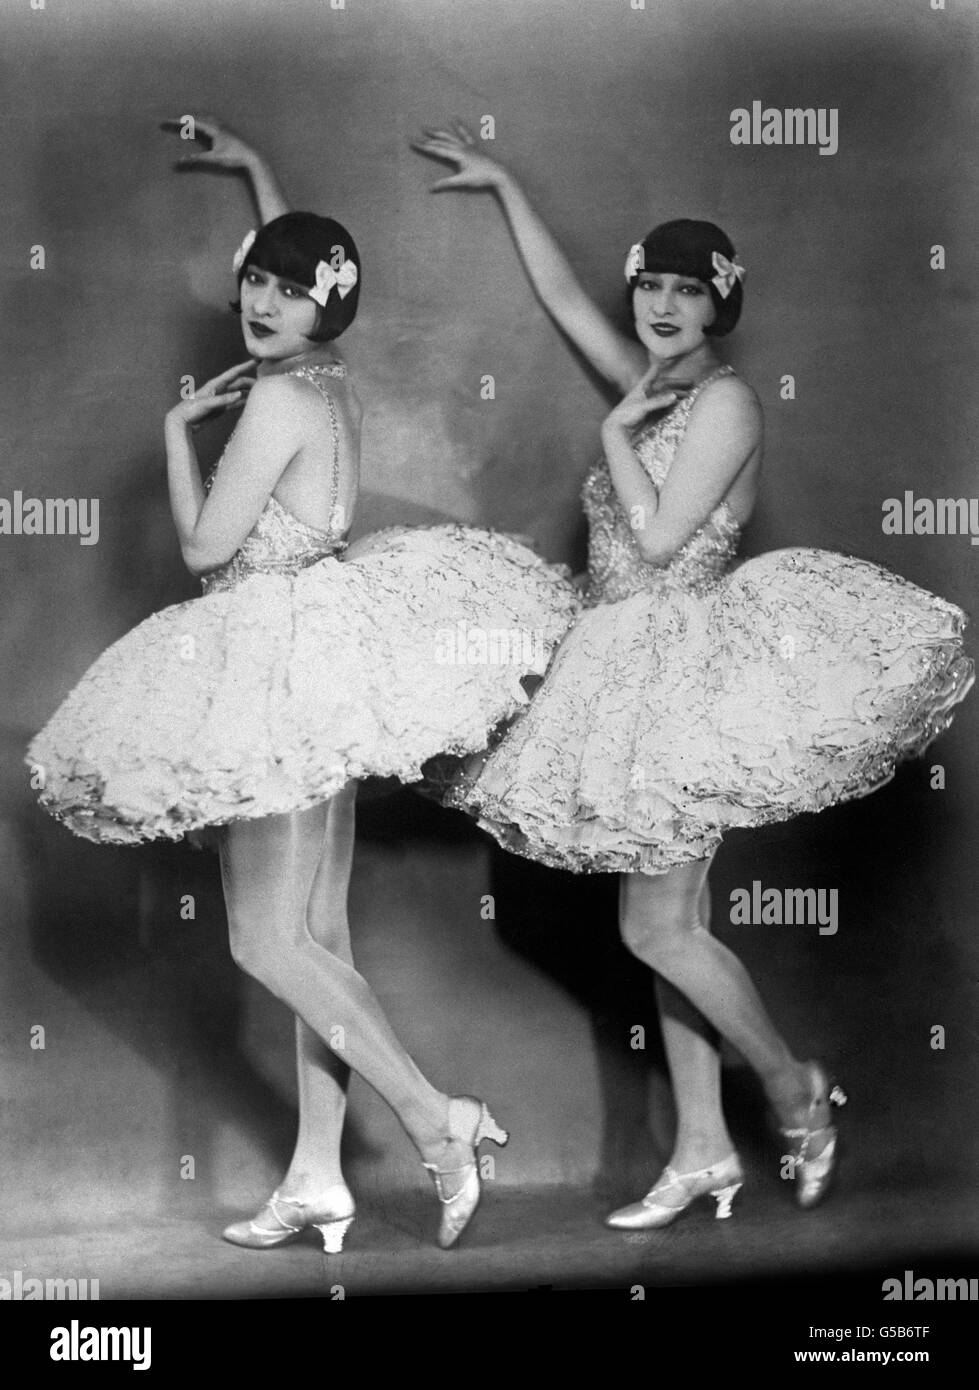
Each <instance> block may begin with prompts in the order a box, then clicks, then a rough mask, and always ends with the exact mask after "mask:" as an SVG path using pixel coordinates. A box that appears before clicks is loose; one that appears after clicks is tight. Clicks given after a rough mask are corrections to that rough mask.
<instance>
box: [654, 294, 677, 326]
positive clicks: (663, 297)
mask: <svg viewBox="0 0 979 1390" xmlns="http://www.w3.org/2000/svg"><path fill="white" fill-rule="evenodd" d="M675 308H676V302H675V299H674V295H673V291H672V290H667V289H659V290H654V291H653V316H654V318H658V319H659V318H668V317H669V316H670V315H671V314H672V313H673V311H674V309H675Z"/></svg>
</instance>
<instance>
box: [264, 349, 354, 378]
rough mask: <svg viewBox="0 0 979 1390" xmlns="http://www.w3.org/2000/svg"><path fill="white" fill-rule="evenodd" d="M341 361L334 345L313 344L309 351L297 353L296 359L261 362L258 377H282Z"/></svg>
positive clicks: (280, 358)
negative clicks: (286, 374)
mask: <svg viewBox="0 0 979 1390" xmlns="http://www.w3.org/2000/svg"><path fill="white" fill-rule="evenodd" d="M339 361H340V355H339V353H338V352H337V351H336V349H335V347H334V346H333V344H332V343H312V344H311V345H310V347H309V348H308V349H307V350H304V351H303V352H297V353H296V354H295V356H294V357H279V358H275V359H274V360H272V361H269V360H268V359H266V360H263V361H261V362H259V364H258V367H257V368H256V370H255V375H256V376H282V375H283V374H284V373H286V372H294V371H295V370H296V368H297V367H326V366H331V365H332V364H333V363H335V362H339Z"/></svg>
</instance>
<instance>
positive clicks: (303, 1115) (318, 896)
mask: <svg viewBox="0 0 979 1390" xmlns="http://www.w3.org/2000/svg"><path fill="white" fill-rule="evenodd" d="M356 797H357V788H356V784H351V786H349V787H347V788H345V790H344V791H342V792H340V793H339V795H337V796H335V797H334V798H333V800H332V801H330V802H329V803H327V808H326V810H327V819H328V826H327V832H326V838H325V842H324V849H323V854H322V856H321V858H320V862H319V866H318V868H317V870H316V877H315V880H314V882H313V889H312V892H311V893H310V895H309V901H308V902H307V904H306V926H307V928H308V930H309V934H310V936H311V937H312V938H313V940H314V941H318V942H319V944H320V945H321V946H324V947H325V948H326V949H327V950H328V951H330V952H332V954H333V955H335V956H337V957H338V958H339V959H340V960H342V961H345V962H346V963H347V965H351V966H352V965H353V956H352V954H351V949H350V926H349V923H348V920H347V891H348V888H349V885H350V871H351V866H352V863H353V851H354V818H355V806H356ZM296 1071H297V1090H298V1095H299V1133H298V1136H297V1139H296V1147H295V1151H294V1152H293V1155H292V1160H291V1162H290V1164H289V1168H288V1171H287V1173H286V1176H285V1177H284V1178H283V1180H282V1182H281V1183H280V1184H279V1189H278V1190H279V1192H280V1193H282V1194H283V1195H284V1196H286V1197H289V1198H292V1199H294V1200H295V1201H297V1202H304V1203H307V1204H309V1205H313V1206H315V1205H316V1201H317V1198H319V1197H321V1196H322V1195H323V1194H324V1193H325V1192H326V1191H327V1190H328V1189H329V1188H331V1187H335V1186H336V1185H338V1184H340V1183H342V1182H343V1173H342V1171H341V1168H340V1139H341V1135H342V1132H343V1121H344V1115H345V1113H346V1108H347V1083H348V1081H349V1079H350V1068H349V1067H348V1066H347V1064H346V1062H344V1061H343V1060H342V1059H341V1058H340V1057H339V1056H338V1055H337V1053H335V1052H333V1051H332V1050H331V1049H330V1048H328V1047H326V1046H325V1045H324V1043H323V1042H322V1041H321V1040H320V1038H319V1037H318V1036H317V1034H316V1033H314V1032H313V1030H312V1029H311V1028H310V1027H309V1025H308V1024H307V1023H304V1022H303V1020H302V1019H301V1018H299V1017H298V1016H297V1018H296Z"/></svg>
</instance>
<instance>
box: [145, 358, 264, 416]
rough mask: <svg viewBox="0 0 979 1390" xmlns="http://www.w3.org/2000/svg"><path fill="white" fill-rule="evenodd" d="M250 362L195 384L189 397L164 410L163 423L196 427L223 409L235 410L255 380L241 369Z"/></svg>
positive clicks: (243, 402) (245, 370) (244, 399)
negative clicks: (164, 419)
mask: <svg viewBox="0 0 979 1390" xmlns="http://www.w3.org/2000/svg"><path fill="white" fill-rule="evenodd" d="M251 366H253V363H252V361H251V359H250V358H249V359H248V361H246V362H239V363H237V364H236V365H235V366H234V367H229V368H228V370H227V371H226V372H221V374H220V375H219V376H215V377H212V378H211V380H210V381H206V382H205V383H204V385H203V386H200V387H198V389H197V390H196V391H195V392H194V394H193V396H192V397H191V398H190V400H186V401H178V402H177V404H176V405H175V406H173V408H172V409H171V410H169V411H168V412H167V423H168V424H170V423H173V424H182V425H190V426H192V427H196V426H198V425H201V424H203V422H204V421H205V420H209V419H212V418H214V417H216V416H218V415H223V414H224V412H225V411H226V410H235V409H237V408H238V407H239V406H242V405H244V404H245V402H246V400H247V399H248V393H249V391H250V390H251V388H252V387H253V386H254V384H255V378H254V377H253V376H247V375H245V373H246V372H247V369H248V368H249V367H251Z"/></svg>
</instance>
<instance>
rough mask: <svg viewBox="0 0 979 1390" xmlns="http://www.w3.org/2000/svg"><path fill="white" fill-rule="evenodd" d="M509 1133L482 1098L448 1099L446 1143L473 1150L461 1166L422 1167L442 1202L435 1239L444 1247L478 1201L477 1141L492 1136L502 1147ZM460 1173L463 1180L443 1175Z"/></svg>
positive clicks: (456, 1235) (455, 1237)
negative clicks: (430, 1177)
mask: <svg viewBox="0 0 979 1390" xmlns="http://www.w3.org/2000/svg"><path fill="white" fill-rule="evenodd" d="M509 1137H510V1136H509V1134H508V1133H507V1132H506V1130H505V1129H501V1128H500V1126H499V1125H498V1124H497V1123H496V1121H495V1120H494V1119H493V1116H492V1115H491V1114H490V1112H489V1110H488V1109H487V1108H486V1103H485V1101H481V1100H477V1099H476V1097H475V1096H453V1097H452V1098H451V1099H450V1101H449V1133H448V1135H447V1136H446V1139H445V1143H446V1144H464V1145H465V1146H466V1148H468V1149H469V1150H470V1152H471V1154H472V1157H471V1158H469V1159H468V1160H467V1161H466V1162H465V1163H463V1164H462V1165H461V1166H460V1167H455V1168H443V1167H441V1166H440V1165H439V1164H437V1163H426V1164H424V1167H425V1168H427V1169H428V1171H429V1172H430V1173H431V1175H432V1178H433V1180H434V1182H435V1191H436V1192H437V1193H438V1199H439V1201H440V1202H441V1203H442V1220H441V1223H440V1225H439V1233H438V1243H439V1245H440V1246H441V1247H442V1249H443V1250H448V1249H449V1247H450V1246H452V1245H454V1244H455V1243H456V1241H457V1240H458V1239H459V1237H460V1236H461V1235H462V1233H463V1231H464V1230H465V1229H466V1227H467V1226H468V1225H469V1222H470V1221H471V1220H472V1216H473V1213H474V1212H475V1210H476V1208H477V1206H478V1205H479V1196H480V1185H479V1154H478V1149H479V1145H480V1143H481V1142H482V1140H484V1139H491V1140H492V1141H493V1143H494V1144H499V1145H500V1146H501V1147H502V1146H503V1145H504V1144H505V1143H506V1142H507V1140H508V1139H509ZM460 1175H464V1176H463V1177H462V1182H461V1183H459V1184H458V1185H457V1184H456V1183H446V1181H445V1179H446V1178H458V1177H459V1176H460Z"/></svg>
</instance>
